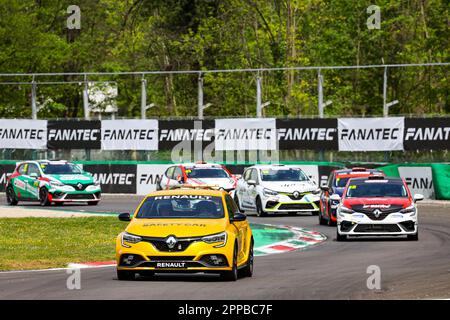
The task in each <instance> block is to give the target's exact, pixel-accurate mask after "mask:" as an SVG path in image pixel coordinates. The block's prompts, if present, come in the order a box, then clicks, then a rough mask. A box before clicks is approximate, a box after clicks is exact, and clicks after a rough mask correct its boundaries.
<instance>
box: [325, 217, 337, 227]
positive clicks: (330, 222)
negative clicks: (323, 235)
mask: <svg viewBox="0 0 450 320" xmlns="http://www.w3.org/2000/svg"><path fill="white" fill-rule="evenodd" d="M327 225H328V226H329V227H334V226H336V222H334V221H333V220H331V217H329V218H328V220H327Z"/></svg>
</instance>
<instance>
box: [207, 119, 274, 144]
mask: <svg viewBox="0 0 450 320" xmlns="http://www.w3.org/2000/svg"><path fill="white" fill-rule="evenodd" d="M215 148H216V150H225V151H227V150H277V149H278V148H277V132H276V121H275V119H271V118H267V119H266V118H263V119H217V120H215Z"/></svg>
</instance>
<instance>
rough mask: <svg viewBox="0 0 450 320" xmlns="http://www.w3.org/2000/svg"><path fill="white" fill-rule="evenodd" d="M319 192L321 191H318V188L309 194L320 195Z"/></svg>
mask: <svg viewBox="0 0 450 320" xmlns="http://www.w3.org/2000/svg"><path fill="white" fill-rule="evenodd" d="M321 191H322V190H320V188H318V189H315V190H313V191H311V193H312V194H320V192H321Z"/></svg>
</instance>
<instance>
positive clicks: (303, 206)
mask: <svg viewBox="0 0 450 320" xmlns="http://www.w3.org/2000/svg"><path fill="white" fill-rule="evenodd" d="M278 210H314V207H313V205H312V204H310V203H284V204H282V205H280V206H279V207H278Z"/></svg>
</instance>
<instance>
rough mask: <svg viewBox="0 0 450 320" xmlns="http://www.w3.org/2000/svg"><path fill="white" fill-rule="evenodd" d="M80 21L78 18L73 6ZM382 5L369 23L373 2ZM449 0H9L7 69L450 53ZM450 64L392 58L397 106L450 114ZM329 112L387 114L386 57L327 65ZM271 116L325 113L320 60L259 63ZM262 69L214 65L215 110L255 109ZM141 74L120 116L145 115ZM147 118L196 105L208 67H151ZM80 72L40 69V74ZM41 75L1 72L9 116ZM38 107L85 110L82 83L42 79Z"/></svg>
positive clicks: (135, 67)
mask: <svg viewBox="0 0 450 320" xmlns="http://www.w3.org/2000/svg"><path fill="white" fill-rule="evenodd" d="M73 4H75V5H78V6H79V7H80V9H81V29H80V30H69V29H68V28H67V24H66V21H67V18H68V17H69V16H70V14H69V13H67V7H68V6H69V5H73ZM371 4H376V5H378V6H379V7H380V8H381V28H380V29H379V30H377V29H374V30H369V29H368V28H367V25H366V21H367V19H368V17H369V16H370V14H368V13H367V11H366V10H367V7H368V6H370V5H371ZM449 8H450V2H448V1H447V0H405V1H394V0H377V1H376V0H371V1H363V0H361V1H348V0H330V1H325V0H270V1H269V0H267V1H262V0H261V1H260V0H203V1H200V0H96V1H93V0H77V1H74V0H70V1H66V0H0V73H43V72H44V73H45V72H84V71H89V72H93V71H99V72H115V71H144V70H163V71H175V70H178V71H181V70H214V69H219V70H221V69H241V68H242V69H246V68H276V67H297V66H332V65H338V66H347V65H372V64H377V65H379V64H383V63H385V64H398V63H408V64H409V63H428V62H449V61H450V59H449V53H450V46H449V41H450V40H449V39H450V32H449V28H450V18H449ZM449 72H450V68H449V67H448V66H444V67H442V66H441V67H438V66H433V67H415V68H403V67H402V68H395V69H389V85H388V100H389V101H392V100H399V104H397V105H395V106H393V107H392V108H391V110H390V113H391V114H415V115H422V114H449V113H450V101H449V89H450V88H449ZM322 75H323V76H324V95H325V100H331V101H333V103H332V104H331V105H330V106H328V107H327V108H326V110H325V115H326V116H336V115H341V116H342V115H353V116H360V115H366V116H368V115H381V114H382V104H383V102H382V100H383V88H382V87H383V68H378V69H351V70H350V69H349V70H322ZM260 76H261V77H262V87H263V91H262V98H263V102H266V101H270V105H269V106H268V107H267V108H265V115H266V116H276V117H288V116H289V117H305V116H315V115H317V71H313V70H303V71H295V72H294V71H271V72H262V73H260ZM256 77H257V74H256V73H252V72H239V73H208V74H205V75H204V101H205V103H211V104H212V106H211V107H210V108H208V109H207V110H206V111H205V116H206V117H224V116H226V117H239V116H255V113H256V111H255V108H256V101H255V94H256ZM141 78H142V77H141V75H135V76H123V75H122V76H107V77H106V76H102V77H99V76H92V77H90V78H89V80H95V81H106V80H108V81H115V82H116V83H117V88H118V96H117V106H118V108H119V111H118V116H119V117H139V115H140V86H141ZM146 78H147V81H148V88H147V102H148V103H154V104H155V105H156V107H154V108H152V109H150V110H149V111H148V113H147V117H174V116H180V117H181V116H192V117H195V116H196V113H197V75H196V74H164V75H148V76H146ZM79 80H80V81H81V80H83V79H82V78H80V77H75V76H60V77H52V78H50V77H40V78H39V81H57V82H67V81H75V82H76V81H79ZM21 81H27V82H28V81H31V77H4V76H3V77H0V82H1V83H2V85H0V117H2V118H7V117H17V118H29V117H31V108H30V99H31V98H30V87H31V86H30V85H26V84H5V82H21ZM37 96H38V100H39V102H40V103H41V104H43V105H45V107H43V108H42V109H41V110H40V112H39V114H38V117H39V118H61V117H68V118H76V117H82V116H83V97H82V85H81V84H77V83H71V84H57V85H56V84H55V85H50V84H41V85H38V94H37Z"/></svg>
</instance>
